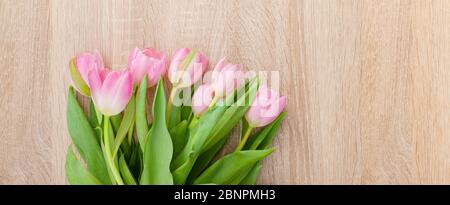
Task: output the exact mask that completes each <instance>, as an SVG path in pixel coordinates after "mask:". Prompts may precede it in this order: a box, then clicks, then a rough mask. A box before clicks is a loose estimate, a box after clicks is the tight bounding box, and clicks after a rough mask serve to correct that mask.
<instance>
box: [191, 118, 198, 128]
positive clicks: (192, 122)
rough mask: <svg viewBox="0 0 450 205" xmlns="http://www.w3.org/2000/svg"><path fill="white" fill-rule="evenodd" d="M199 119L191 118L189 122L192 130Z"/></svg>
mask: <svg viewBox="0 0 450 205" xmlns="http://www.w3.org/2000/svg"><path fill="white" fill-rule="evenodd" d="M197 120H198V119H197V117H195V116H194V117H193V118H191V121H190V122H189V128H192V127H193V126H194V125H195V123H196V122H197Z"/></svg>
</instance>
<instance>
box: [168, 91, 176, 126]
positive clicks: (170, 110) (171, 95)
mask: <svg viewBox="0 0 450 205" xmlns="http://www.w3.org/2000/svg"><path fill="white" fill-rule="evenodd" d="M177 90H178V88H177V87H173V88H172V91H170V96H169V100H168V101H167V108H166V123H167V125H168V124H169V120H170V115H171V112H172V99H173V98H175V95H176V94H177Z"/></svg>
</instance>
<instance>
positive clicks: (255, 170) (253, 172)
mask: <svg viewBox="0 0 450 205" xmlns="http://www.w3.org/2000/svg"><path fill="white" fill-rule="evenodd" d="M261 168H262V166H261V163H260V162H257V163H256V164H255V165H254V166H253V167H252V168H251V169H250V170H249V172H248V174H247V176H245V178H244V179H242V181H241V182H239V184H240V185H255V184H256V179H257V178H258V175H259V172H260V171H261Z"/></svg>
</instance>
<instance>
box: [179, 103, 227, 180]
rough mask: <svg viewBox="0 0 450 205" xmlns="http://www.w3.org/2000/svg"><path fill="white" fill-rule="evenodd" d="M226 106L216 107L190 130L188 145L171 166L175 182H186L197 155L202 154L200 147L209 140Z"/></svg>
mask: <svg viewBox="0 0 450 205" xmlns="http://www.w3.org/2000/svg"><path fill="white" fill-rule="evenodd" d="M225 109H226V107H225V106H220V107H216V108H215V109H212V110H210V111H208V112H206V113H204V114H203V115H202V117H200V118H199V119H198V121H197V123H196V124H195V125H194V127H193V128H192V129H190V131H189V138H188V142H187V143H186V146H184V148H183V150H182V151H181V152H180V154H179V155H178V156H177V157H175V160H174V161H173V163H172V165H171V168H172V170H174V172H173V175H174V180H175V184H184V183H185V182H186V179H187V177H188V175H189V173H190V171H191V169H192V167H193V166H194V163H195V161H196V160H197V157H198V156H199V154H200V149H201V147H202V146H203V144H204V143H205V141H206V140H207V138H208V136H209V135H210V133H211V132H212V129H213V128H214V125H215V122H217V121H218V120H219V119H220V117H221V116H222V114H223V112H224V111H225Z"/></svg>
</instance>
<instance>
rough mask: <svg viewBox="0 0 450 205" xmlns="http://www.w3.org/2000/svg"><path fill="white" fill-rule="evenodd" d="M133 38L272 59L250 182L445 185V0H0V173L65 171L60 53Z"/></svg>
mask: <svg viewBox="0 0 450 205" xmlns="http://www.w3.org/2000/svg"><path fill="white" fill-rule="evenodd" d="M134 46H139V47H146V46H150V47H155V48H157V49H159V50H164V51H166V53H167V54H169V55H170V54H171V53H172V52H173V51H174V50H175V49H176V48H178V47H194V48H198V49H200V50H202V51H204V52H205V53H206V54H207V56H208V57H209V58H210V60H211V63H213V64H214V63H216V62H217V61H218V60H219V58H220V57H221V56H224V55H226V56H228V57H229V59H230V61H232V62H241V63H242V64H244V65H245V67H246V69H248V70H250V69H253V70H278V71H280V78H281V79H282V84H281V88H282V94H283V95H286V96H287V97H288V110H289V113H288V117H287V120H285V121H284V123H283V125H282V126H281V130H280V131H279V133H278V136H277V139H276V140H275V143H274V146H275V147H276V148H277V151H276V152H275V153H274V154H272V155H271V156H270V157H269V158H268V159H267V160H265V161H264V166H263V169H262V174H261V176H260V178H259V183H261V184H448V183H450V89H449V88H450V1H448V0H442V1H439V0H435V1H433V0H411V1H407V0H365V1H364V0H354V1H352V0H341V1H339V0H304V1H296V0H273V1H254V0H245V1H237V0H236V1H232V0H227V1H219V0H211V1H205V0H201V1H166V0H161V1H144V0H142V1H110V0H102V1H91V0H77V1H69V0H54V1H46V0H1V1H0V68H1V72H0V93H1V98H0V111H1V117H0V184H64V183H66V181H65V176H64V159H65V152H66V148H67V145H68V143H69V141H70V140H69V136H68V133H67V128H66V116H65V109H66V94H67V88H68V86H69V83H70V78H69V74H68V66H67V65H68V61H69V59H70V58H71V57H73V56H74V55H75V54H76V53H80V52H84V51H90V50H93V49H99V50H100V51H101V52H102V53H103V55H104V58H105V59H106V62H107V64H108V65H110V66H112V67H113V68H114V69H120V68H121V67H123V66H124V64H125V63H126V59H127V55H128V52H129V51H130V50H131V49H132V48H133V47H134ZM83 101H84V102H85V100H83Z"/></svg>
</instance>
